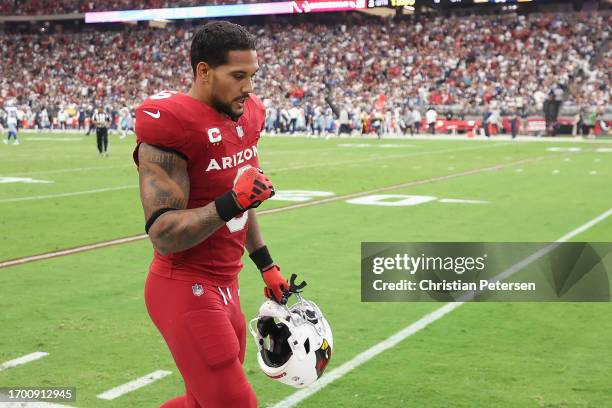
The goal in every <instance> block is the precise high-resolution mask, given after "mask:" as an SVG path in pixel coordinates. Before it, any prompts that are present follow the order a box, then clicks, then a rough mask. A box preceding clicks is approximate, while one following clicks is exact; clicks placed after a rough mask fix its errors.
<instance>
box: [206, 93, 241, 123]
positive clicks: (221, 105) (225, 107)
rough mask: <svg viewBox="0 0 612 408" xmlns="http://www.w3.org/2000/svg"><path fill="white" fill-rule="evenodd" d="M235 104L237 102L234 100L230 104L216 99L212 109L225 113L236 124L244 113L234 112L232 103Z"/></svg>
mask: <svg viewBox="0 0 612 408" xmlns="http://www.w3.org/2000/svg"><path fill="white" fill-rule="evenodd" d="M239 99H240V98H239ZM234 102H235V100H232V101H231V102H230V103H226V102H223V101H221V100H219V99H218V98H214V99H213V100H212V102H211V104H212V107H213V108H215V109H216V110H217V111H218V112H221V113H225V114H226V115H227V116H229V117H230V118H231V119H232V120H233V121H234V122H236V121H237V120H238V119H240V117H241V116H242V113H243V112H244V111H243V112H240V113H237V112H234V111H233V110H232V103H234ZM245 102H246V101H245Z"/></svg>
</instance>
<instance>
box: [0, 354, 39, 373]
mask: <svg viewBox="0 0 612 408" xmlns="http://www.w3.org/2000/svg"><path fill="white" fill-rule="evenodd" d="M48 355H49V353H45V352H44V351H35V352H34V353H30V354H26V355H25V356H21V357H19V358H16V359H13V360H9V361H5V362H4V363H2V364H0V371H4V370H6V369H8V368H13V367H17V366H20V365H23V364H26V363H29V362H31V361H34V360H38V359H39V358H43V357H45V356H48Z"/></svg>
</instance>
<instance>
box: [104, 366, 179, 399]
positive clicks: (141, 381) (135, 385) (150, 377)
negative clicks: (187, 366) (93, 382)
mask: <svg viewBox="0 0 612 408" xmlns="http://www.w3.org/2000/svg"><path fill="white" fill-rule="evenodd" d="M170 374H172V372H171V371H166V370H157V371H153V372H152V373H149V374H147V375H145V376H142V377H140V378H137V379H135V380H134V381H130V382H128V383H125V384H122V385H120V386H118V387H115V388H111V389H110V390H108V391H104V392H103V393H102V394H98V395H97V397H98V398H100V399H103V400H114V399H115V398H119V397H120V396H122V395H124V394H127V393H128V392H132V391H134V390H137V389H139V388H142V387H144V386H147V385H149V384H151V383H152V382H155V381H157V380H160V379H162V378H164V377H166V376H168V375H170Z"/></svg>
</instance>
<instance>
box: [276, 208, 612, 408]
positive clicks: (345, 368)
mask: <svg viewBox="0 0 612 408" xmlns="http://www.w3.org/2000/svg"><path fill="white" fill-rule="evenodd" d="M610 215H612V208H611V209H609V210H607V211H605V212H604V213H602V214H600V215H599V216H597V217H595V218H593V219H592V220H590V221H588V222H586V223H585V224H583V225H581V226H579V227H578V228H576V229H574V230H572V231H570V232H568V233H567V234H565V235H563V236H562V237H561V238H559V239H557V240H556V241H555V243H553V244H550V245H548V246H546V247H544V248H543V249H541V250H539V251H537V252H535V253H534V254H532V255H530V256H528V257H527V258H525V259H523V260H521V261H519V262H517V263H516V264H514V265H512V266H511V267H509V268H508V269H506V270H505V271H503V272H502V273H500V274H499V275H497V276H496V277H495V278H493V279H492V280H491V282H495V281H501V280H504V279H507V278H509V277H510V276H512V275H514V274H515V273H516V272H518V271H520V270H521V269H523V268H525V267H526V266H527V265H529V264H531V263H532V262H534V261H536V260H537V259H539V258H541V257H542V256H544V255H546V254H547V253H548V252H550V251H552V250H553V249H554V248H556V247H557V246H558V245H559V244H560V243H561V242H567V241H569V240H570V239H572V238H574V237H575V236H576V235H579V234H580V233H582V232H584V231H586V230H588V229H589V228H591V227H593V226H594V225H596V224H598V223H599V222H601V221H603V220H605V219H606V218H608V217H609V216H610ZM473 296H474V293H471V294H468V296H467V297H466V298H465V300H470V299H471V297H473ZM463 304H464V302H453V303H447V304H445V305H444V306H442V307H439V308H438V309H436V310H434V311H433V312H431V313H428V314H426V315H425V316H423V317H422V318H420V319H419V320H417V321H416V322H414V323H412V324H410V325H409V326H407V327H405V328H404V329H402V330H400V331H399V332H397V333H395V334H393V335H392V336H391V337H388V338H387V339H385V340H383V341H381V342H380V343H377V344H376V345H374V346H372V347H370V348H369V349H367V350H366V351H364V352H362V353H360V354H358V355H356V356H355V357H353V358H352V359H350V360H349V361H347V362H345V363H343V364H342V365H341V366H339V367H337V368H335V369H333V370H332V371H330V372H329V373H327V374H325V375H323V376H322V377H321V379H319V380H318V381H317V382H316V383H314V384H313V385H311V386H310V387H307V388H304V389H301V390H300V391H297V392H295V393H293V394H291V395H290V396H288V397H287V398H285V399H284V400H282V401H280V402H278V403H277V404H275V405H274V406H273V408H291V407H294V406H296V405H297V404H299V403H300V402H302V401H304V400H305V399H306V398H308V397H310V396H311V395H313V394H315V393H317V392H319V391H320V390H321V389H323V388H324V387H326V386H327V385H329V384H330V383H332V382H334V381H336V380H337V379H339V378H342V377H344V376H345V375H346V374H348V373H349V372H351V371H352V370H354V369H355V368H357V367H359V366H360V365H361V364H363V363H365V362H367V361H369V360H371V359H372V358H374V357H376V356H377V355H379V354H380V353H382V352H383V351H386V350H388V349H390V348H391V347H393V346H395V345H397V344H398V343H400V342H401V341H403V340H405V339H406V338H408V337H410V336H412V335H413V334H415V333H417V332H419V331H420V330H422V329H424V328H425V327H427V326H429V325H430V324H431V323H433V322H435V321H436V320H438V319H440V318H442V317H444V316H445V315H447V314H448V313H450V312H452V311H453V310H455V309H457V308H458V307H459V306H461V305H463Z"/></svg>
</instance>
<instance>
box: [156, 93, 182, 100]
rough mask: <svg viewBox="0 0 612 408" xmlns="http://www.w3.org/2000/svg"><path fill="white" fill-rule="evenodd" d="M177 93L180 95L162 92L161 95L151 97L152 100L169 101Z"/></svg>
mask: <svg viewBox="0 0 612 408" xmlns="http://www.w3.org/2000/svg"><path fill="white" fill-rule="evenodd" d="M175 93H178V92H176V91H161V92H159V93H156V94H155V95H153V96H152V97H151V99H154V100H158V99H168V98H169V97H171V96H172V95H174V94H175Z"/></svg>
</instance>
